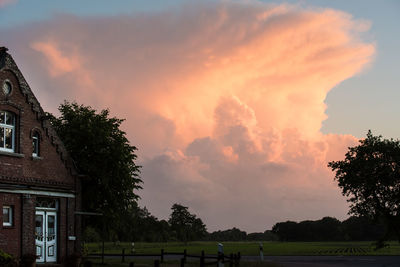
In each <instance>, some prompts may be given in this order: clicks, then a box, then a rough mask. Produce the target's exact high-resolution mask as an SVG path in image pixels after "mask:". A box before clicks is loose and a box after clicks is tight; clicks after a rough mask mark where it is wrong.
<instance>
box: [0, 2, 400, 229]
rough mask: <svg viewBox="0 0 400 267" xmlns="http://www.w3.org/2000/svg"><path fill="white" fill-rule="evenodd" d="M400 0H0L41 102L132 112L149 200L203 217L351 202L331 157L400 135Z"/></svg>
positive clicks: (161, 214)
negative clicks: (370, 136)
mask: <svg viewBox="0 0 400 267" xmlns="http://www.w3.org/2000/svg"><path fill="white" fill-rule="evenodd" d="M398 14H400V2H398V1H394V0H393V1H389V0H387V1H368V0H354V1H341V0H338V1H322V0H321V1H311V0H310V1H306V0H304V1H285V2H282V1H281V2H274V1H252V0H246V1H245V0H237V1H229V0H225V1H222V0H221V1H218V0H209V1H201V2H200V1H183V0H174V1H161V0H158V1H138V0H137V1H113V2H112V4H110V2H109V1H85V2H84V4H82V1H53V0H42V1H17V0H0V46H6V47H8V48H9V53H10V54H11V55H12V56H13V58H14V59H15V61H16V63H17V65H18V66H19V68H20V70H21V71H22V73H23V75H24V76H25V78H26V80H27V81H28V83H29V84H30V87H31V88H32V90H33V92H34V93H35V95H36V97H37V98H38V100H39V102H40V103H41V105H42V107H43V108H44V110H46V111H49V112H53V113H57V107H58V105H59V104H60V103H62V102H63V101H64V100H69V101H77V102H78V103H82V104H85V105H90V106H92V107H94V108H96V109H98V110H101V109H105V108H108V109H110V111H111V114H112V115H113V116H117V117H119V118H125V119H126V121H125V122H124V124H123V125H122V127H123V130H125V131H126V132H127V136H128V138H129V140H130V142H131V143H132V144H133V145H135V146H137V147H138V148H139V151H138V155H139V159H138V163H139V164H140V165H142V174H141V178H142V180H143V189H142V190H140V191H139V192H138V194H139V195H140V196H141V200H140V202H139V203H140V205H142V206H146V207H147V208H148V210H149V211H150V212H151V213H152V214H154V215H155V216H157V217H158V218H160V219H168V216H169V214H170V213H171V210H170V208H171V206H172V204H174V203H180V204H182V205H185V206H188V207H189V210H190V211H191V212H192V213H195V214H196V215H197V216H198V217H200V218H201V219H202V220H203V221H204V222H205V223H206V225H207V228H208V230H209V231H214V230H222V229H228V228H232V227H238V228H240V229H242V230H245V231H248V232H255V231H265V230H267V229H271V227H272V226H273V225H274V224H275V223H277V222H280V221H286V220H293V221H301V220H306V219H320V218H322V217H324V216H332V217H336V218H338V219H341V220H342V219H345V218H347V217H348V215H347V211H348V203H346V198H345V197H343V196H342V195H341V192H340V189H339V188H338V186H337V184H336V182H335V181H334V179H333V178H334V173H332V172H331V170H329V169H328V167H327V163H328V162H329V161H332V160H340V159H342V158H343V157H344V154H345V152H346V150H347V148H348V147H349V146H354V145H356V144H357V142H358V139H359V138H363V137H364V136H365V135H366V133H367V131H368V130H369V129H371V130H372V131H373V133H374V134H381V135H383V136H384V137H386V138H395V139H397V138H399V136H400V127H398V123H397V122H398V114H400V105H398V104H397V100H398V99H399V96H400V92H399V84H400V78H399V77H400V75H399V74H400V73H399V70H400V68H399V66H398V62H400V53H399V52H398V47H400V35H399V34H398V28H399V26H400V16H398Z"/></svg>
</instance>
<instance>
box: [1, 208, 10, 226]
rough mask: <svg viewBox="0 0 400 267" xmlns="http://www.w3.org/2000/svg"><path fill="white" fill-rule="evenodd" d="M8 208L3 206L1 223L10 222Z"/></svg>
mask: <svg viewBox="0 0 400 267" xmlns="http://www.w3.org/2000/svg"><path fill="white" fill-rule="evenodd" d="M10 215H11V214H10V208H9V207H7V208H3V224H10V223H11V216H10Z"/></svg>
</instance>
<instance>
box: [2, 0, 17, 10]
mask: <svg viewBox="0 0 400 267" xmlns="http://www.w3.org/2000/svg"><path fill="white" fill-rule="evenodd" d="M16 2H17V0H0V8H2V7H5V6H8V5H11V4H15V3H16Z"/></svg>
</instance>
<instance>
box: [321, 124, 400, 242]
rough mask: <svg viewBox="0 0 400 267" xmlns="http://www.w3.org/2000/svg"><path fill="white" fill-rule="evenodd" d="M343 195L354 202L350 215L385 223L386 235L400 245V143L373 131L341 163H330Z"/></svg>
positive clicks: (351, 148)
mask: <svg viewBox="0 0 400 267" xmlns="http://www.w3.org/2000/svg"><path fill="white" fill-rule="evenodd" d="M328 166H329V167H330V168H332V170H333V171H336V175H335V179H336V180H337V182H338V185H339V187H340V188H341V189H342V194H343V195H344V196H347V197H349V199H348V201H349V202H351V206H350V211H349V213H350V214H354V215H359V216H367V217H370V218H373V219H374V220H376V221H379V220H382V222H383V223H384V225H385V226H386V231H385V235H384V236H382V238H381V239H380V240H379V242H378V247H381V246H382V245H383V241H384V240H386V239H388V237H389V236H390V235H391V234H394V235H396V236H397V238H398V239H399V241H400V141H399V140H393V139H390V140H388V139H383V138H382V136H374V135H373V134H372V133H371V131H369V132H368V134H367V137H366V138H365V139H363V140H360V144H359V145H358V146H355V147H350V148H349V150H348V152H347V153H346V155H345V159H344V160H341V161H332V162H329V164H328Z"/></svg>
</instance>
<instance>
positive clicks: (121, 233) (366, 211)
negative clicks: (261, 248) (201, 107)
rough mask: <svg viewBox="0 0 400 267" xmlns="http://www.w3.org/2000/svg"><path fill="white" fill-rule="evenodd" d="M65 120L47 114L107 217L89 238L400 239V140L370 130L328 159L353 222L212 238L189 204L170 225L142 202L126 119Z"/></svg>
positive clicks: (72, 115)
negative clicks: (335, 158) (336, 158)
mask: <svg viewBox="0 0 400 267" xmlns="http://www.w3.org/2000/svg"><path fill="white" fill-rule="evenodd" d="M59 111H60V116H58V117H57V116H54V115H52V114H47V116H48V119H49V120H50V122H51V124H52V126H53V127H54V129H55V130H56V132H57V134H58V136H59V137H60V138H61V140H63V142H64V144H65V147H66V148H67V150H68V153H69V155H70V156H71V158H72V159H73V160H74V162H75V166H76V169H77V171H78V172H79V173H80V174H81V177H83V178H82V200H83V201H82V209H83V211H88V212H97V213H101V214H102V215H103V216H102V219H101V220H99V218H98V217H88V218H84V220H83V221H84V228H85V238H86V239H87V240H95V239H99V237H100V236H101V238H103V239H105V240H120V241H149V242H151V241H171V240H180V241H184V242H187V241H191V240H216V241H217V240H218V241H243V240H275V239H279V240H282V241H333V240H373V239H375V240H378V242H377V247H383V246H384V241H385V240H388V239H393V238H397V239H398V240H399V241H400V141H399V140H393V139H390V140H388V139H383V138H382V136H374V135H372V133H371V131H369V132H368V134H367V137H366V138H365V139H361V140H360V141H359V142H360V144H359V145H358V146H354V147H349V150H348V152H347V153H346V154H345V159H344V160H341V161H332V162H329V164H328V167H330V168H331V169H332V171H334V172H335V180H336V181H337V182H338V186H339V187H340V188H341V189H342V194H343V195H344V196H345V197H347V198H348V202H350V203H351V206H350V211H349V214H350V215H353V217H350V218H349V219H347V220H345V221H343V222H340V221H338V220H337V219H335V218H331V217H325V218H322V219H321V220H317V221H302V222H299V223H296V222H292V221H287V222H280V223H277V224H275V225H274V227H273V229H272V231H265V232H262V233H250V234H247V233H246V232H244V231H241V230H239V229H237V228H233V229H229V230H225V231H216V232H212V233H208V232H207V229H206V226H205V224H204V223H203V222H202V220H201V219H200V218H198V217H197V216H196V215H194V214H191V213H190V212H189V211H188V207H185V206H182V205H180V204H174V205H173V206H172V213H171V216H170V218H169V220H168V221H167V220H158V219H157V218H156V217H154V216H153V215H151V214H150V213H149V212H148V210H147V209H146V208H141V207H139V206H138V204H137V200H138V198H139V195H138V194H137V191H138V190H139V189H141V185H142V180H141V178H140V168H141V166H139V165H137V164H136V159H137V156H136V151H137V148H136V147H135V146H133V145H131V144H130V143H129V140H128V139H127V137H126V133H125V132H124V131H122V130H121V129H120V126H121V124H122V122H123V120H122V119H118V118H115V117H110V112H109V111H108V110H102V111H100V112H97V111H96V110H94V109H93V108H91V107H90V106H84V105H79V104H77V103H75V102H74V103H69V102H64V103H63V104H61V105H60V107H59Z"/></svg>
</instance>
